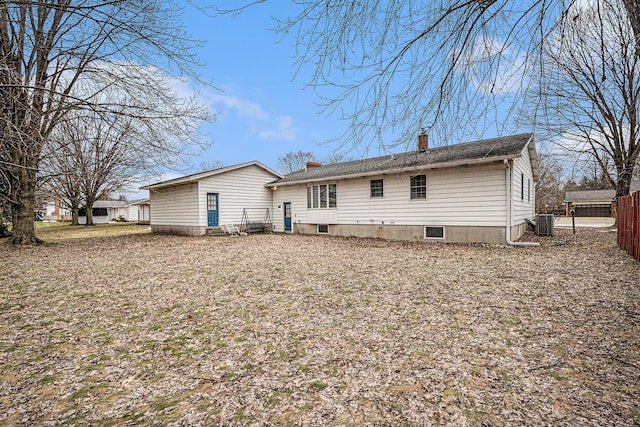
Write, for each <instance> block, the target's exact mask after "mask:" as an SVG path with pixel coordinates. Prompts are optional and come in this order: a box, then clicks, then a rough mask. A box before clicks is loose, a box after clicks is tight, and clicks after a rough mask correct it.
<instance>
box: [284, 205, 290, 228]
mask: <svg viewBox="0 0 640 427" xmlns="http://www.w3.org/2000/svg"><path fill="white" fill-rule="evenodd" d="M284 231H286V232H291V203H289V202H287V203H285V204H284Z"/></svg>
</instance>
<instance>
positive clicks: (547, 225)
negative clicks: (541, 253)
mask: <svg viewBox="0 0 640 427" xmlns="http://www.w3.org/2000/svg"><path fill="white" fill-rule="evenodd" d="M553 222H554V218H553V214H539V215H536V234H537V235H538V236H551V237H553Z"/></svg>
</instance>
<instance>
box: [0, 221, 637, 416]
mask: <svg viewBox="0 0 640 427" xmlns="http://www.w3.org/2000/svg"><path fill="white" fill-rule="evenodd" d="M130 229H131V230H136V228H135V227H130ZM70 232H71V230H70V228H68V227H54V228H52V229H51V230H50V234H49V235H45V234H43V237H44V239H45V240H48V241H51V242H53V243H52V244H50V245H48V246H44V247H17V248H16V247H10V246H7V245H2V246H0V285H1V288H0V424H3V425H32V424H39V425H61V424H66V425H87V424H89V425H217V424H220V425H374V424H375V425H380V424H383V425H403V424H405V425H447V424H448V425H470V426H474V425H475V426H480V425H483V426H499V425H554V424H557V425H586V424H590V425H636V424H638V423H640V413H639V411H638V405H639V402H640V385H639V384H640V333H639V332H640V285H639V281H640V263H638V262H636V261H634V260H633V259H632V258H631V257H628V256H627V255H626V254H625V253H624V252H622V251H621V250H619V249H618V248H617V246H616V243H615V234H614V233H611V232H603V231H600V230H579V231H578V234H577V235H575V236H574V235H572V234H569V232H567V231H564V230H558V233H557V235H556V237H555V239H553V240H550V241H546V242H543V246H541V247H539V248H511V247H496V246H484V245H445V244H430V243H398V242H386V241H379V240H363V239H345V238H331V237H324V236H322V237H321V236H298V235H255V236H246V237H241V238H211V237H202V238H189V237H177V236H159V235H151V234H132V235H120V236H95V237H85V238H77V236H75V235H72V234H68V233H70ZM71 237H72V238H71ZM560 241H564V242H566V243H567V244H563V245H552V244H553V243H554V242H560Z"/></svg>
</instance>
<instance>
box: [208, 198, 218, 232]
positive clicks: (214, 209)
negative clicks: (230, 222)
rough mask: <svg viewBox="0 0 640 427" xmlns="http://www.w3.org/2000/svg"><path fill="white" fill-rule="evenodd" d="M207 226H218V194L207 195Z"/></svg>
mask: <svg viewBox="0 0 640 427" xmlns="http://www.w3.org/2000/svg"><path fill="white" fill-rule="evenodd" d="M207 226H208V227H217V226H218V193H207Z"/></svg>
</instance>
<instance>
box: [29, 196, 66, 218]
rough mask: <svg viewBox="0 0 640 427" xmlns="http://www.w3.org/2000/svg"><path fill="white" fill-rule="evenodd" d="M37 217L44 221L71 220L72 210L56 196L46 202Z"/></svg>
mask: <svg viewBox="0 0 640 427" xmlns="http://www.w3.org/2000/svg"><path fill="white" fill-rule="evenodd" d="M37 217H38V218H39V219H40V220H42V221H71V210H70V209H68V208H66V207H65V206H64V205H62V204H61V203H60V199H59V198H58V197H57V196H54V198H53V200H49V201H47V202H45V203H44V204H43V205H42V206H41V208H40V209H38V211H37Z"/></svg>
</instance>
